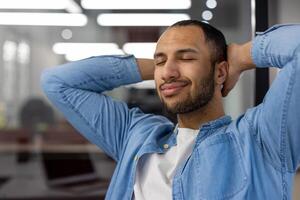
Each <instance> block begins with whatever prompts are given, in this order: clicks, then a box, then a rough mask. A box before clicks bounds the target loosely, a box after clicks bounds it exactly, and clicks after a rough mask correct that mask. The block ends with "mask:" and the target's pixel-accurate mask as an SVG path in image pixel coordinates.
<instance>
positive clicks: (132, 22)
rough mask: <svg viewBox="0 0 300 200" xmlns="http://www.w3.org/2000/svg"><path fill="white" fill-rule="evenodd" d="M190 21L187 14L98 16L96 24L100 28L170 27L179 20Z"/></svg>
mask: <svg viewBox="0 0 300 200" xmlns="http://www.w3.org/2000/svg"><path fill="white" fill-rule="evenodd" d="M187 19H190V16H189V15H188V14H167V13H163V14H154V13H149V14H137V13H118V14H100V15H99V16H98V18H97V22H98V24H99V25H101V26H170V25H172V24H173V23H175V22H177V21H180V20H187Z"/></svg>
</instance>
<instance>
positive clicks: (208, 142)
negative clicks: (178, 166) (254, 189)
mask: <svg viewBox="0 0 300 200" xmlns="http://www.w3.org/2000/svg"><path fill="white" fill-rule="evenodd" d="M184 171H188V172H187V174H189V175H191V174H194V176H184V175H183V177H186V178H187V179H186V180H185V181H184V182H186V184H183V185H185V186H183V191H184V190H185V189H187V190H190V188H193V193H194V195H195V196H194V195H192V196H194V197H193V199H194V198H196V199H202V200H204V199H205V200H206V199H207V200H225V199H234V197H235V196H236V195H237V194H239V193H240V192H241V191H242V190H243V188H244V187H245V186H246V184H247V176H246V173H245V168H244V166H243V163H242V159H241V154H240V150H239V147H238V145H237V143H236V141H235V139H234V138H233V137H232V136H231V135H230V134H219V135H213V136H210V137H209V138H207V139H205V140H204V141H203V142H202V143H201V144H200V145H199V146H198V147H197V148H196V151H194V152H193V155H192V157H191V159H190V163H189V164H188V165H187V166H186V168H185V170H184ZM191 172H193V173H191ZM183 173H185V172H183ZM187 174H186V175H187ZM188 179H190V180H188ZM192 179H193V180H192ZM188 183H193V184H194V185H193V186H191V185H189V184H188ZM188 187H189V188H188ZM186 192H187V191H186ZM190 192H191V191H189V192H188V193H189V194H187V195H184V196H186V197H187V196H190ZM184 193H185V192H184Z"/></svg>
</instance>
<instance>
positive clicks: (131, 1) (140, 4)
mask: <svg viewBox="0 0 300 200" xmlns="http://www.w3.org/2000/svg"><path fill="white" fill-rule="evenodd" d="M81 6H82V7H83V8H85V9H109V10H121V9H132V10H133V9H144V10H149V9H152V10H153V9H154V10H156V9H189V8H190V7H191V0H163V1H162V0H151V1H148V0H127V1H124V0H107V1H100V0H82V1H81Z"/></svg>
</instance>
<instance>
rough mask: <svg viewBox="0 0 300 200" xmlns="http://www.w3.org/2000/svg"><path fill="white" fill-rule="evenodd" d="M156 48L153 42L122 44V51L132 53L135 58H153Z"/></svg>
mask: <svg viewBox="0 0 300 200" xmlns="http://www.w3.org/2000/svg"><path fill="white" fill-rule="evenodd" d="M155 48H156V43H155V42H149V43H148V42H147V43H146V42H143V43H133V42H132V43H126V44H124V46H123V50H124V52H126V53H127V54H133V55H134V56H135V57H137V58H153V55H154V52H155Z"/></svg>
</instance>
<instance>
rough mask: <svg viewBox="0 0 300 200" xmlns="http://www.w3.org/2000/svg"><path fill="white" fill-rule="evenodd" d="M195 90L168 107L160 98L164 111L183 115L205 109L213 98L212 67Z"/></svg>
mask: <svg viewBox="0 0 300 200" xmlns="http://www.w3.org/2000/svg"><path fill="white" fill-rule="evenodd" d="M175 81H176V80H175ZM196 88H197V90H196V91H195V92H193V93H188V94H187V95H186V96H185V98H183V99H180V100H178V101H177V102H176V103H175V105H168V104H167V102H166V101H165V100H164V99H163V98H162V97H160V99H161V101H162V103H163V106H164V108H165V109H166V111H167V112H169V113H171V114H184V113H190V112H192V111H195V110H199V109H201V108H203V107H205V106H206V105H207V104H208V103H209V102H210V101H211V99H212V98H213V95H214V90H215V82H214V67H213V66H212V67H211V70H210V73H209V74H208V75H207V76H206V77H204V78H203V79H202V80H200V81H199V82H198V83H197V86H196Z"/></svg>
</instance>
